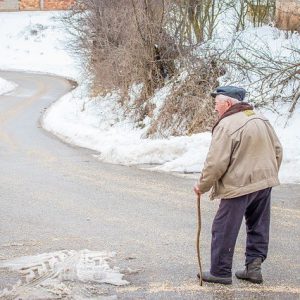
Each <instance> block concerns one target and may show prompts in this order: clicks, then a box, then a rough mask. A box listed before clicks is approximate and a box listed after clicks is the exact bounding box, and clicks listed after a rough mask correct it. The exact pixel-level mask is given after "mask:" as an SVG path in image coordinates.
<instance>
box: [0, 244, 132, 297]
mask: <svg viewBox="0 0 300 300" xmlns="http://www.w3.org/2000/svg"><path fill="white" fill-rule="evenodd" d="M114 257H115V253H114V252H99V251H89V250H87V249H85V250H80V251H75V250H63V251H57V252H51V253H42V254H38V255H35V256H23V257H19V258H14V259H12V260H7V261H3V262H1V263H0V269H1V268H5V269H8V270H10V271H16V272H18V273H19V274H20V281H19V282H18V283H17V284H16V285H14V286H13V287H12V288H10V289H7V288H6V289H5V290H3V291H2V292H1V291H0V298H1V299H2V297H3V298H4V297H13V296H16V297H17V296H18V297H21V298H22V299H50V298H51V299H61V298H62V297H71V298H67V299H86V298H88V299H115V298H112V297H111V296H110V297H109V298H108V297H102V298H99V296H101V295H96V294H97V291H96V289H97V286H96V287H95V286H91V285H92V284H104V283H106V284H111V285H116V286H121V285H127V284H129V282H128V281H126V280H124V279H123V276H124V275H123V274H121V273H120V269H119V268H118V267H111V266H110V265H111V264H112V259H113V258H114ZM72 283H76V284H77V288H76V289H73V286H72ZM78 284H79V286H81V287H82V288H81V289H78ZM88 290H90V291H91V292H90V293H89V292H88ZM92 292H93V294H95V295H96V296H97V298H93V297H91V296H92V295H91V293H92ZM87 294H89V295H87ZM87 296H88V297H87ZM113 296H114V295H113ZM18 299H19V298H18Z"/></svg>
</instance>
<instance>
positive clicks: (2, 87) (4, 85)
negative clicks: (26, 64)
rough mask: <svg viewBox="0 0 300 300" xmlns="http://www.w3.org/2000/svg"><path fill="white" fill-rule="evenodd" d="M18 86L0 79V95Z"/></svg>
mask: <svg viewBox="0 0 300 300" xmlns="http://www.w3.org/2000/svg"><path fill="white" fill-rule="evenodd" d="M17 86H18V85H17V84H16V83H14V82H11V81H7V80H5V79H3V78H1V77H0V95H4V94H7V93H9V92H11V91H13V90H14V89H15V88H16V87H17Z"/></svg>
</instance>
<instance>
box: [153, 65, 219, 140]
mask: <svg viewBox="0 0 300 300" xmlns="http://www.w3.org/2000/svg"><path fill="white" fill-rule="evenodd" d="M223 72H224V70H223V68H222V67H220V66H218V65H217V64H216V63H215V61H214V60H203V61H202V62H201V63H200V64H198V66H197V67H195V68H194V69H193V72H192V73H191V74H189V75H188V77H187V78H186V79H185V81H184V82H183V83H182V84H181V85H180V86H175V88H174V90H173V91H172V93H171V94H170V95H169V96H168V98H167V99H166V101H165V104H164V106H163V108H162V110H161V112H160V114H159V116H158V117H157V118H156V119H155V120H154V121H153V123H152V126H151V127H150V129H149V130H148V132H147V136H148V137H168V136H177V135H191V134H193V133H199V132H204V131H207V130H210V129H211V128H212V126H213V124H214V123H215V121H216V114H215V111H214V100H213V98H212V97H211V96H210V93H211V91H212V90H213V89H214V88H215V87H216V86H218V80H217V79H218V77H220V76H221V75H222V74H223Z"/></svg>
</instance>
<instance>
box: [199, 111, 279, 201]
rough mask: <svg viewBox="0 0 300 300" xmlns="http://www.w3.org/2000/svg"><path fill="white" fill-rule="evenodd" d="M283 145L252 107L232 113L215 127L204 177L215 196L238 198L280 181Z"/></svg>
mask: <svg viewBox="0 0 300 300" xmlns="http://www.w3.org/2000/svg"><path fill="white" fill-rule="evenodd" d="M281 161H282V147H281V144H280V142H279V139H278V137H277V135H276V133H275V131H274V129H273V127H272V126H271V124H270V123H269V121H268V120H267V119H266V118H265V117H263V116H261V115H257V114H256V113H255V112H254V111H252V110H246V111H241V112H238V113H235V114H232V115H230V116H228V117H226V118H224V119H222V120H221V121H220V123H219V124H218V125H217V126H216V127H215V129H214V131H213V136H212V141H211V145H210V148H209V152H208V154H207V157H206V161H205V163H204V168H203V170H202V175H201V178H200V184H199V187H200V191H201V193H205V192H208V191H209V190H210V188H211V187H213V189H212V192H211V195H210V197H211V199H216V198H219V199H220V198H222V199H224V198H225V199H226V198H234V197H238V196H242V195H246V194H249V193H252V192H255V191H258V190H262V189H265V188H268V187H273V186H276V185H278V184H279V180H278V171H279V167H280V164H281Z"/></svg>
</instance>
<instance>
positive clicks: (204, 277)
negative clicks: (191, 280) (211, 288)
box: [197, 272, 232, 284]
mask: <svg viewBox="0 0 300 300" xmlns="http://www.w3.org/2000/svg"><path fill="white" fill-rule="evenodd" d="M197 277H198V278H199V279H200V275H199V273H198V274H197ZM202 280H203V281H206V282H213V283H221V284H232V278H231V277H218V276H214V275H212V274H210V272H203V273H202Z"/></svg>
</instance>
